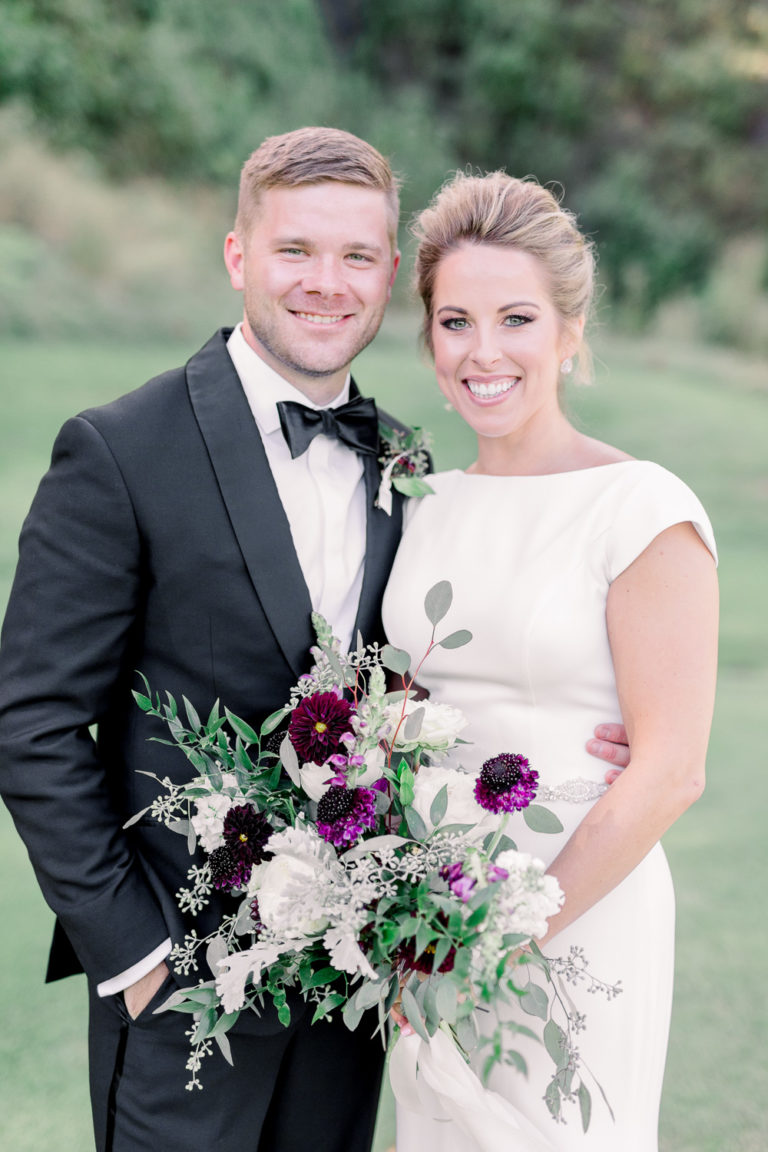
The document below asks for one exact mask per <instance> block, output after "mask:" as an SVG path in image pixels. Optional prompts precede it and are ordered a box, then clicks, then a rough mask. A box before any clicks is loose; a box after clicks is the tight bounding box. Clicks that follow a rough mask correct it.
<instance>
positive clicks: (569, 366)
mask: <svg viewBox="0 0 768 1152" xmlns="http://www.w3.org/2000/svg"><path fill="white" fill-rule="evenodd" d="M560 372H561V373H562V375H563V376H570V374H571V372H573V360H571V358H570V356H566V358H565V360H563V362H562V364H561V365H560Z"/></svg>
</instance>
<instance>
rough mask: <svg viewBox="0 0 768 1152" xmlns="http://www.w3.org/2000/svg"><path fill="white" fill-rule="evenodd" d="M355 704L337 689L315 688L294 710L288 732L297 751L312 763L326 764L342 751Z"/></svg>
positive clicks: (301, 756)
mask: <svg viewBox="0 0 768 1152" xmlns="http://www.w3.org/2000/svg"><path fill="white" fill-rule="evenodd" d="M351 716H352V705H351V704H350V703H349V701H348V700H345V699H344V698H343V697H342V696H338V695H337V694H336V693H335V692H313V693H312V695H311V696H305V698H304V699H303V700H302V701H301V703H300V704H297V705H296V707H295V708H294V710H293V712H292V713H291V722H290V724H289V725H288V735H289V736H290V738H291V744H293V746H294V748H295V749H296V753H297V755H298V756H299V757H300V759H302V760H304V761H310V762H311V763H312V764H325V762H326V760H327V759H328V757H329V756H333V755H334V753H336V752H338V750H339V745H340V743H341V738H342V736H344V735H345V734H346V733H347V732H349V728H350V717H351Z"/></svg>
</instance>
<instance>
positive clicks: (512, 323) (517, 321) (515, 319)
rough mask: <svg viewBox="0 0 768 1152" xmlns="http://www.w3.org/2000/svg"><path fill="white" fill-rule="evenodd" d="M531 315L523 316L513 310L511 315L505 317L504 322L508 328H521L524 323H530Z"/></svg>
mask: <svg viewBox="0 0 768 1152" xmlns="http://www.w3.org/2000/svg"><path fill="white" fill-rule="evenodd" d="M530 322H531V317H530V316H521V315H520V314H519V313H517V312H511V313H510V314H509V316H505V317H504V323H505V324H506V325H507V327H508V328H519V327H520V326H521V325H522V324H530Z"/></svg>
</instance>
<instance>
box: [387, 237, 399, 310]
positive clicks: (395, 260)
mask: <svg viewBox="0 0 768 1152" xmlns="http://www.w3.org/2000/svg"><path fill="white" fill-rule="evenodd" d="M399 267H400V249H399V248H395V254H394V256H393V257H392V275H391V276H390V277H389V287H388V289H387V300H389V299H391V297H392V286H393V284H394V283H395V277H396V276H397V270H398V268H399Z"/></svg>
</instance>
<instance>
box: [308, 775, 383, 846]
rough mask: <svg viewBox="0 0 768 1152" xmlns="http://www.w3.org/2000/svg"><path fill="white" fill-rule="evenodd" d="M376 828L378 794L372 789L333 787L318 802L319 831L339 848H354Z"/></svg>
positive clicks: (334, 785)
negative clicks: (365, 835) (364, 835)
mask: <svg viewBox="0 0 768 1152" xmlns="http://www.w3.org/2000/svg"><path fill="white" fill-rule="evenodd" d="M375 827H376V794H375V793H374V792H372V791H371V789H370V788H345V787H343V786H342V785H339V784H332V785H331V787H330V788H329V789H328V790H327V792H325V793H324V794H323V795H322V796H321V797H320V800H319V801H318V805H317V831H318V832H319V834H320V835H321V836H322V838H323V840H327V841H328V843H329V844H333V845H334V847H336V848H351V847H352V845H353V844H355V843H356V842H357V841H358V840H359V839H360V837H361V836H362V834H363V832H365V831H367V830H370V829H371V828H375Z"/></svg>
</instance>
